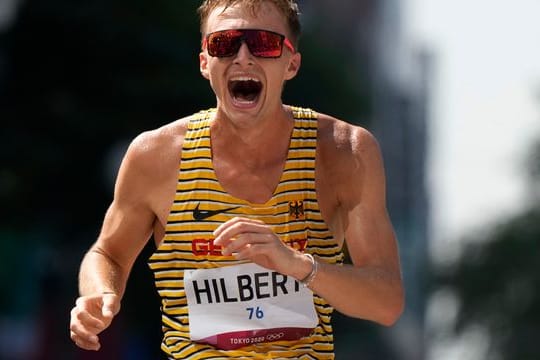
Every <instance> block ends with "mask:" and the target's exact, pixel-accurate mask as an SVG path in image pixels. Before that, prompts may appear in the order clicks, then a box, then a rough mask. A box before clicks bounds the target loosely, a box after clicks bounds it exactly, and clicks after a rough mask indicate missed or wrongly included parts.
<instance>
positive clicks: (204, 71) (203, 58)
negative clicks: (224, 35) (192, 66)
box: [199, 52, 210, 80]
mask: <svg viewBox="0 0 540 360" xmlns="http://www.w3.org/2000/svg"><path fill="white" fill-rule="evenodd" d="M199 69H200V70H201V75H202V76H203V77H204V78H205V79H207V80H208V79H210V75H209V74H208V54H206V53H205V52H201V53H200V54H199Z"/></svg>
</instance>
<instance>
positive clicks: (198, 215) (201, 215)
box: [193, 203, 240, 221]
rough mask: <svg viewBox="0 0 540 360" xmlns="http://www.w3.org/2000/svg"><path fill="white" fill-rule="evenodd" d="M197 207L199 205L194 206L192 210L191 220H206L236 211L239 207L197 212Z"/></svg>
mask: <svg viewBox="0 0 540 360" xmlns="http://www.w3.org/2000/svg"><path fill="white" fill-rule="evenodd" d="M199 205H201V203H197V206H195V209H193V219H195V220H197V221H202V220H206V219H208V218H210V217H212V216H216V215H218V214H221V213H224V212H227V211H231V210H235V209H238V208H239V207H240V206H235V207H230V208H225V209H218V210H199Z"/></svg>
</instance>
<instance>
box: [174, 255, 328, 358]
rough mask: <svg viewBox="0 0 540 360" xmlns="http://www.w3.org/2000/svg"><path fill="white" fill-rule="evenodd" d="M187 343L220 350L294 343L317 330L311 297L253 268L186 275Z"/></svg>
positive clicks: (275, 275)
mask: <svg viewBox="0 0 540 360" xmlns="http://www.w3.org/2000/svg"><path fill="white" fill-rule="evenodd" d="M184 287H185V290H186V296H187V301H188V309H189V330H190V337H191V340H193V341H196V342H201V343H206V344H210V345H213V346H216V347H218V348H220V349H224V350H232V349H237V348H239V347H242V346H247V345H251V344H255V343H260V342H269V341H278V340H296V339H299V338H301V337H304V336H308V335H309V334H310V333H311V331H312V330H313V328H315V327H316V326H317V323H318V318H317V314H316V312H315V307H314V304H313V293H312V292H311V291H310V290H309V289H307V288H305V287H304V286H301V285H300V284H299V283H298V282H297V281H296V280H295V279H294V278H292V277H289V276H285V275H282V274H280V273H277V272H275V271H271V270H268V269H265V268H263V267H261V266H259V265H256V264H252V263H250V264H242V265H235V266H226V267H221V268H216V269H200V270H186V271H185V272H184Z"/></svg>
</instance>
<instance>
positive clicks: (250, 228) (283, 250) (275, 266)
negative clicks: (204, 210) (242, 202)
mask: <svg viewBox="0 0 540 360" xmlns="http://www.w3.org/2000/svg"><path fill="white" fill-rule="evenodd" d="M214 236H215V237H216V238H215V240H214V244H216V245H220V246H222V248H223V250H222V254H223V255H224V256H229V255H234V257H235V258H236V259H238V260H249V261H252V262H254V263H256V264H258V265H260V266H262V267H265V268H267V269H270V270H275V271H277V272H279V273H281V274H284V275H290V276H293V277H295V278H297V279H303V278H304V277H305V276H306V275H307V274H309V273H310V271H311V262H310V260H309V259H307V258H306V257H305V256H303V255H302V253H300V252H299V251H296V250H294V249H293V248H291V247H289V246H287V245H286V244H284V243H283V242H282V241H281V239H280V238H279V237H278V236H277V235H276V234H275V233H274V232H273V231H272V229H271V228H270V227H269V226H268V225H266V224H265V223H264V222H262V221H258V220H251V219H246V218H234V219H232V220H229V221H227V222H226V223H223V224H221V225H220V226H219V227H218V228H217V229H216V231H214Z"/></svg>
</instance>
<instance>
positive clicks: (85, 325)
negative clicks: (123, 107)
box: [70, 135, 156, 350]
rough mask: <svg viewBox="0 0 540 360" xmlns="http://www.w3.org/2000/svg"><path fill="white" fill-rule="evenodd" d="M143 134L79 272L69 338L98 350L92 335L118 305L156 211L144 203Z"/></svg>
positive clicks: (147, 179)
mask: <svg viewBox="0 0 540 360" xmlns="http://www.w3.org/2000/svg"><path fill="white" fill-rule="evenodd" d="M147 142H148V139H147V136H146V135H143V136H140V137H138V138H137V139H136V140H135V141H134V142H133V143H132V144H131V145H130V147H129V149H128V151H127V153H126V155H125V157H124V160H123V161H122V165H121V167H120V171H119V173H118V179H117V182H116V186H115V192H114V200H113V202H112V204H111V206H110V207H109V209H108V210H107V213H106V215H105V219H104V222H103V226H102V230H101V233H100V235H99V237H98V239H97V241H96V242H95V243H94V244H93V245H92V247H91V248H90V250H89V251H88V252H87V253H86V255H85V256H84V259H83V261H82V263H81V267H80V272H79V291H80V297H79V298H78V299H77V302H76V306H75V307H74V308H73V310H72V311H71V324H70V330H71V338H72V340H73V341H74V342H75V343H76V344H77V345H78V346H79V347H81V348H83V349H87V350H98V349H99V348H100V343H99V339H98V334H99V333H101V332H102V331H103V330H105V329H106V328H107V327H108V326H109V325H110V324H111V321H112V319H113V317H114V316H115V315H116V314H117V313H118V311H119V310H120V301H121V298H122V296H123V295H124V291H125V288H126V283H127V279H128V276H129V273H130V271H131V268H132V266H133V263H134V262H135V260H136V258H137V256H138V255H139V253H140V252H141V250H142V249H143V247H144V246H145V244H146V242H147V241H148V239H149V237H150V235H151V233H152V228H153V224H154V222H155V221H156V215H155V213H154V211H153V210H152V207H151V206H150V204H151V203H150V202H149V196H151V195H152V191H151V189H153V188H154V187H155V186H152V185H153V184H152V183H153V181H155V180H153V177H152V174H153V169H152V166H153V165H152V164H153V162H152V161H151V160H152V159H151V156H149V155H151V154H149V153H148V151H147V149H148V146H147V145H148V144H147Z"/></svg>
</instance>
